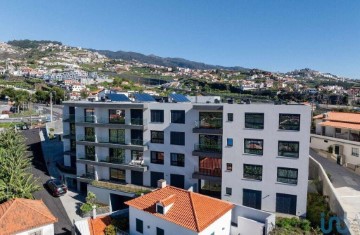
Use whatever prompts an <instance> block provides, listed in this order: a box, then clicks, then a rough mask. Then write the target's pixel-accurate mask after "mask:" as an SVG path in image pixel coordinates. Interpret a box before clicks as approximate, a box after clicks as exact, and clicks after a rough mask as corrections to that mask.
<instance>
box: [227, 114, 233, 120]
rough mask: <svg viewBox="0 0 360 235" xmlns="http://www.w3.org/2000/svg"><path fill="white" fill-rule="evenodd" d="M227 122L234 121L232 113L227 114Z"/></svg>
mask: <svg viewBox="0 0 360 235" xmlns="http://www.w3.org/2000/svg"><path fill="white" fill-rule="evenodd" d="M227 120H228V122H232V121H234V114H233V113H228V114H227Z"/></svg>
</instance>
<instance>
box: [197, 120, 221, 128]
mask: <svg viewBox="0 0 360 235" xmlns="http://www.w3.org/2000/svg"><path fill="white" fill-rule="evenodd" d="M222 122H223V120H222V118H212V119H203V120H198V121H195V127H196V128H205V129H221V128H222Z"/></svg>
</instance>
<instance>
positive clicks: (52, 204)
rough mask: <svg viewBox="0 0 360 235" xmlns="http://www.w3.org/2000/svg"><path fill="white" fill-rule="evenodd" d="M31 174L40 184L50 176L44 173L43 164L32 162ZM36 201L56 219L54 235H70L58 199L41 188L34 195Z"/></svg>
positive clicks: (66, 219) (62, 208)
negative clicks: (42, 203)
mask: <svg viewBox="0 0 360 235" xmlns="http://www.w3.org/2000/svg"><path fill="white" fill-rule="evenodd" d="M33 166H34V168H33V169H32V172H33V174H34V175H35V176H36V177H38V178H39V180H40V181H41V183H42V184H44V183H45V182H46V181H47V180H48V179H50V176H49V175H48V173H47V171H46V167H45V165H44V163H43V162H39V161H34V164H33ZM34 197H35V198H36V199H42V200H43V201H44V203H45V205H46V206H47V207H48V208H49V209H50V211H51V212H52V213H53V215H54V216H55V217H57V218H58V222H57V223H56V224H55V226H54V227H55V234H56V235H68V234H69V235H70V234H71V226H72V224H71V221H70V220H69V217H68V216H67V214H66V211H65V209H64V207H63V205H62V203H61V201H60V199H59V198H55V197H53V196H51V195H50V194H49V192H48V191H47V190H45V189H44V188H43V187H42V189H41V190H40V191H38V192H36V193H34Z"/></svg>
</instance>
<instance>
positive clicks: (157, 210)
mask: <svg viewBox="0 0 360 235" xmlns="http://www.w3.org/2000/svg"><path fill="white" fill-rule="evenodd" d="M156 212H157V213H159V214H164V207H163V206H162V205H156Z"/></svg>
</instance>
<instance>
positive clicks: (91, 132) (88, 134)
mask: <svg viewBox="0 0 360 235" xmlns="http://www.w3.org/2000/svg"><path fill="white" fill-rule="evenodd" d="M85 141H95V129H94V127H85Z"/></svg>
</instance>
